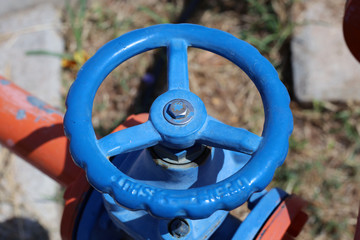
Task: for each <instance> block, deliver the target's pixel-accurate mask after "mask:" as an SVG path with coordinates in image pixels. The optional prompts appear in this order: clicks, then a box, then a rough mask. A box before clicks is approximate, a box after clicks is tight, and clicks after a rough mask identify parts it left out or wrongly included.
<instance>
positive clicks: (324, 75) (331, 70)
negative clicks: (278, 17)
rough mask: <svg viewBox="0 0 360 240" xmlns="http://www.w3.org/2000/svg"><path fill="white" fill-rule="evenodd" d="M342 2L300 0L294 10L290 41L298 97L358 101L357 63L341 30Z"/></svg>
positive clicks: (359, 69)
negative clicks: (294, 25) (293, 25)
mask: <svg viewBox="0 0 360 240" xmlns="http://www.w3.org/2000/svg"><path fill="white" fill-rule="evenodd" d="M344 4H345V3H344V1H338V0H329V1H322V0H311V1H310V0H302V1H298V2H297V4H296V6H295V7H296V8H295V9H294V12H295V14H294V20H295V23H296V25H297V27H296V28H295V33H294V35H293V39H292V42H291V50H292V64H293V77H294V88H295V89H294V90H295V95H296V97H297V98H298V100H300V101H302V102H309V101H313V100H339V101H346V100H351V99H352V100H360V94H359V93H360V77H359V76H360V64H359V63H358V62H357V61H356V60H355V58H354V57H353V56H352V55H351V53H350V51H349V50H348V48H347V46H346V44H345V41H344V37H343V33H342V16H343V14H344V13H343V11H344Z"/></svg>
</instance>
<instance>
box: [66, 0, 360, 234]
mask: <svg viewBox="0 0 360 240" xmlns="http://www.w3.org/2000/svg"><path fill="white" fill-rule="evenodd" d="M292 2H293V1H284V0H282V1H281V0H280V1H267V0H259V1H254V0H247V1H232V0H226V1H214V0H211V1H185V2H184V1H175V0H173V1H159V0H156V1H155V0H150V1H149V0H148V1H145V0H133V1H112V0H106V1H102V2H101V3H85V2H82V1H79V2H78V3H77V4H78V5H76V6H70V7H68V8H67V9H66V10H65V12H64V19H63V20H64V37H65V40H66V48H67V49H66V51H67V53H68V55H67V56H66V57H64V59H63V67H64V72H63V79H64V81H63V82H64V89H63V95H64V97H65V94H66V92H67V89H68V87H69V86H70V84H71V82H72V81H73V80H74V79H75V76H76V72H77V71H78V70H79V67H80V66H81V65H82V64H83V63H84V61H85V60H86V59H87V58H88V57H89V56H91V55H93V54H94V53H95V52H96V50H97V49H99V48H100V47H101V46H102V45H103V44H105V43H106V42H108V41H109V40H111V39H113V38H115V37H118V36H121V35H122V34H124V33H126V32H128V31H131V30H134V29H138V28H143V27H146V26H150V25H154V24H159V23H167V22H171V23H176V22H189V23H196V24H200V25H204V26H207V27H212V28H217V29H220V30H223V31H227V32H229V33H231V34H233V35H234V36H237V37H239V38H242V39H244V40H246V41H248V42H250V43H251V44H253V45H255V46H256V47H257V48H258V49H259V50H260V52H261V53H262V54H263V55H265V56H266V57H267V58H268V59H269V60H270V61H271V62H272V63H273V64H274V66H275V67H276V68H277V70H278V72H279V75H280V77H281V79H282V80H283V82H284V84H285V85H286V86H287V87H288V90H289V92H290V94H291V95H292V92H293V90H292V79H291V62H290V58H289V56H290V52H289V51H290V50H289V42H290V41H291V33H292V27H293V23H292V22H291V20H290V19H291V16H290V12H291V7H292ZM82 7H83V10H81V9H82ZM188 62H189V78H190V88H191V91H193V92H194V93H196V94H197V95H198V96H200V98H201V99H202V100H203V101H204V103H205V105H206V107H207V110H208V113H209V114H210V115H212V116H214V117H216V118H217V119H219V120H221V121H223V122H225V123H227V124H230V125H232V126H237V127H243V128H246V129H248V130H250V131H252V132H254V133H256V134H258V135H261V131H262V127H263V123H264V113H263V107H262V103H261V99H260V95H259V94H258V92H257V90H256V88H255V86H254V84H253V83H252V82H251V81H250V80H249V79H248V77H247V76H246V75H245V74H244V73H243V72H242V70H241V69H239V68H237V67H236V66H235V65H233V64H232V63H230V62H229V61H227V60H225V59H223V58H221V57H219V56H217V55H215V54H212V53H210V52H205V51H203V50H198V49H189V51H188ZM165 89H166V52H165V50H154V51H150V52H147V53H144V54H141V55H140V56H136V57H134V58H132V59H131V60H129V61H127V62H125V63H124V64H122V65H120V66H119V67H118V68H117V69H116V70H115V71H114V72H113V73H112V74H111V75H109V76H108V77H107V79H106V80H105V82H104V83H103V85H102V86H101V87H100V90H99V92H98V94H97V96H96V100H95V103H94V113H93V124H94V127H95V128H96V131H97V133H98V134H99V135H100V136H102V135H105V134H107V133H109V132H110V131H111V130H112V129H113V128H114V127H115V126H117V125H118V124H119V123H121V122H122V121H123V120H124V119H125V118H126V116H128V115H130V114H132V113H140V112H147V111H148V110H149V107H150V105H151V103H152V101H153V100H154V99H155V97H156V96H158V95H159V94H161V93H162V92H164V91H165ZM292 99H293V100H292V103H291V108H292V111H293V115H294V132H293V135H292V136H291V138H290V150H289V154H288V157H287V160H286V161H285V164H284V165H283V166H282V167H281V168H279V169H278V170H277V172H276V175H275V177H274V181H273V182H272V184H271V186H270V187H275V186H276V187H281V188H283V189H284V190H286V191H287V192H289V193H294V194H297V195H299V196H301V197H302V198H303V199H305V200H306V201H308V202H309V207H308V208H307V213H308V214H309V221H308V223H307V224H306V226H305V228H304V230H303V232H302V233H301V235H300V236H299V237H298V239H353V235H354V231H355V224H356V217H357V209H358V206H359V199H360V189H359V183H360V155H359V152H360V137H359V132H360V125H359V120H360V103H358V102H345V103H336V102H320V101H314V102H312V103H309V104H306V105H304V104H300V103H298V102H297V101H296V99H295V98H294V97H293V96H292ZM234 213H235V214H237V215H239V216H240V215H241V216H242V217H243V215H244V210H241V209H240V210H235V211H234Z"/></svg>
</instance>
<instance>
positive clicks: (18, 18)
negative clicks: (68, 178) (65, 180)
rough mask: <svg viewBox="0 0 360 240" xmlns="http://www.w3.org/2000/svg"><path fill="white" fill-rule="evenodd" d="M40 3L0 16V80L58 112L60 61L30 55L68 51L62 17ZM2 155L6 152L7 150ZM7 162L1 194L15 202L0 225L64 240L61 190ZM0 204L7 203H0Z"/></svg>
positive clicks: (1, 207) (0, 215) (0, 209)
mask: <svg viewBox="0 0 360 240" xmlns="http://www.w3.org/2000/svg"><path fill="white" fill-rule="evenodd" d="M7 2H8V3H10V2H12V1H7ZM17 2H18V1H17ZM37 2H39V1H32V2H31V1H30V0H29V1H25V3H24V4H25V5H26V4H28V3H29V4H28V5H29V6H30V5H31V8H27V9H20V8H19V7H16V6H12V7H9V8H8V11H10V10H16V12H12V13H11V12H7V13H6V14H5V13H3V14H2V15H0V52H1V54H0V75H2V76H5V77H6V78H7V79H9V80H11V81H13V82H15V83H16V84H17V85H19V86H21V87H23V88H24V89H26V90H28V91H29V92H31V93H32V94H34V95H35V96H37V97H39V98H40V99H42V100H44V101H45V102H48V103H50V104H52V105H55V106H60V100H61V97H60V87H61V62H60V61H61V60H60V59H59V58H56V57H51V56H29V55H27V54H26V52H28V51H30V50H39V49H40V50H47V51H51V52H62V51H63V48H64V43H63V40H62V38H61V36H60V35H59V28H60V20H59V11H58V10H57V9H56V8H55V7H54V6H53V5H51V4H48V3H43V4H37V5H36V3H37ZM34 4H35V5H34ZM0 13H1V12H0ZM0 151H1V152H5V150H4V149H2V150H0ZM3 155H4V154H3ZM4 156H5V157H3V158H1V159H0V162H1V163H5V161H7V162H8V164H7V169H6V174H5V175H6V176H7V177H6V178H5V177H2V178H1V179H0V184H1V186H3V188H4V189H1V190H0V191H1V192H2V194H3V193H4V194H6V195H3V197H5V196H11V198H10V200H9V199H8V198H6V199H8V200H7V201H6V202H1V203H0V223H1V222H3V223H4V222H6V221H8V220H9V219H11V218H14V217H20V218H29V219H32V220H34V221H36V222H37V223H39V224H40V225H41V226H43V227H44V228H45V229H46V230H47V231H48V233H49V236H50V239H60V234H59V227H60V218H61V212H62V203H61V202H60V201H59V200H57V199H58V195H59V185H58V184H57V183H56V182H55V181H53V180H52V179H50V178H49V177H47V176H45V175H44V174H43V173H41V172H40V171H38V170H37V169H35V168H34V167H32V166H31V165H29V164H28V163H26V162H25V161H23V160H22V159H20V158H18V157H8V156H7V155H4ZM3 170H4V169H3ZM2 176H4V175H2ZM0 200H2V201H5V200H4V199H2V198H1V197H0ZM20 225H21V224H20ZM20 227H21V226H20ZM31 229H33V230H34V231H35V230H36V228H31V227H30V228H28V229H27V230H26V231H27V232H24V234H26V235H27V236H28V235H31V234H32V233H31ZM19 231H24V229H19ZM29 231H30V232H29ZM0 238H1V237H0ZM26 239H29V238H26Z"/></svg>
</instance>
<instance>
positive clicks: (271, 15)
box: [240, 0, 294, 68]
mask: <svg viewBox="0 0 360 240" xmlns="http://www.w3.org/2000/svg"><path fill="white" fill-rule="evenodd" d="M293 2H294V0H290V1H285V2H284V1H270V0H246V3H247V14H248V15H249V16H250V17H249V19H250V21H249V22H248V23H247V24H245V26H246V27H245V28H244V29H243V30H242V31H241V33H240V38H241V39H243V40H245V41H247V42H249V43H250V44H252V45H254V46H255V47H256V48H257V49H258V50H259V51H260V52H261V53H262V54H264V55H265V56H267V57H269V58H270V61H271V62H272V63H273V64H274V66H275V67H276V68H279V67H280V65H281V58H280V57H279V52H280V50H281V48H282V47H283V45H284V44H285V42H286V41H287V40H288V39H289V38H290V36H291V34H292V32H293V28H294V24H293V22H292V21H291V19H290V16H289V15H288V14H286V12H287V11H289V10H290V8H291V6H292V4H293Z"/></svg>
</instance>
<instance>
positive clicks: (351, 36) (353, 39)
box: [343, 0, 360, 61]
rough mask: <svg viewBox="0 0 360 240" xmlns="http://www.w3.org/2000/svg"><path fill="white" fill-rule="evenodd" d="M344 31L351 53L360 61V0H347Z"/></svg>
mask: <svg viewBox="0 0 360 240" xmlns="http://www.w3.org/2000/svg"><path fill="white" fill-rule="evenodd" d="M343 31H344V37H345V41H346V43H347V45H348V47H349V49H350V51H351V53H352V54H353V55H354V56H355V58H356V59H357V60H358V61H360V0H348V1H347V2H346V7H345V14H344V21H343Z"/></svg>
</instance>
